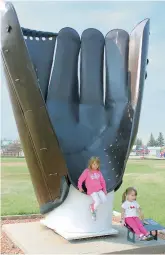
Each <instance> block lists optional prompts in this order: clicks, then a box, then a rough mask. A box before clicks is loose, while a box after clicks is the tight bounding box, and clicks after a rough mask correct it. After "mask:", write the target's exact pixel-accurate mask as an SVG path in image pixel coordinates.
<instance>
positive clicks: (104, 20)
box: [0, 0, 165, 143]
mask: <svg viewBox="0 0 165 255" xmlns="http://www.w3.org/2000/svg"><path fill="white" fill-rule="evenodd" d="M11 2H13V4H14V6H15V9H16V12H17V15H18V18H19V21H20V24H21V26H22V27H26V28H31V29H36V30H43V31H51V32H58V31H59V30H60V29H61V28H63V27H66V26H67V27H68V26H69V27H72V28H74V29H76V30H77V31H78V32H79V34H81V33H82V32H83V30H85V29H86V28H89V27H94V28H97V29H99V30H100V31H101V32H102V33H103V34H104V35H105V34H106V33H107V32H108V31H110V30H111V29H114V28H121V29H125V30H126V31H128V32H129V33H130V32H131V30H132V29H133V28H134V26H135V25H136V24H137V23H139V22H140V21H141V20H143V19H144V18H150V19H151V30H150V33H151V34H150V44H149V60H150V62H149V65H148V67H147V73H148V78H147V80H146V82H145V88H144V96H143V104H142V112H141V118H140V124H139V132H138V137H139V138H142V140H143V141H144V142H145V143H146V142H147V141H148V139H149V136H150V133H151V132H152V133H153V134H154V136H155V137H157V136H158V133H159V131H161V132H163V133H164V135H165V74H164V72H165V69H164V59H165V33H163V30H164V24H165V15H164V10H165V2H158V1H155V2H154V1H152V2H149V1H147V2H142V1H139V2H135V1H132V2H125V1H122V2H118V1H115V2H112V1H111V2H110V1H106V2H104V1H100V2H99V1H96V2H95V1H91V2H88V1H82V2H81V1H73V2H71V1H67V2H65V1H58V2H57V1H33V0H29V1H19V2H18V1H11ZM17 61H19V60H17ZM0 67H1V66H0ZM163 116H164V117H163ZM1 137H2V138H7V139H17V138H18V132H17V127H16V124H15V120H14V116H13V112H12V108H11V103H10V99H9V96H8V91H7V88H6V84H5V78H4V75H3V72H1Z"/></svg>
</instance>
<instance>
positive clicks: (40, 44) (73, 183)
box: [1, 3, 149, 239]
mask: <svg viewBox="0 0 165 255" xmlns="http://www.w3.org/2000/svg"><path fill="white" fill-rule="evenodd" d="M148 39H149V20H148V19H146V20H144V21H142V22H141V23H139V24H138V25H137V26H136V27H135V28H134V30H133V31H132V33H131V35H130V36H129V35H128V33H127V32H126V31H124V30H121V29H114V30H111V31H110V32H108V33H107V35H106V36H105V38H104V36H103V35H102V33H101V32H100V31H98V30H96V29H92V28H90V29H87V30H85V31H84V32H83V33H82V35H81V38H80V36H79V35H78V33H77V32H76V31H75V30H74V29H72V28H63V29H62V30H61V31H60V32H59V33H58V34H55V33H49V32H40V31H34V30H28V29H24V28H21V27H20V25H19V21H18V19H17V15H16V12H15V10H14V7H13V5H12V4H11V3H6V4H5V8H4V10H2V42H1V52H2V58H3V64H4V70H5V73H6V79H7V81H8V89H9V93H10V98H11V101H12V107H13V111H14V115H15V119H16V123H17V127H18V131H19V134H20V138H21V141H22V145H23V149H24V153H25V157H26V161H27V164H28V168H29V171H30V174H31V179H32V182H33V185H34V189H35V192H36V196H37V198H38V202H39V205H40V210H41V213H47V212H50V211H51V212H50V213H49V214H48V215H47V216H46V220H45V224H46V225H47V226H48V227H50V228H52V229H56V231H57V232H58V233H60V234H61V235H63V236H64V237H66V238H68V239H73V238H81V237H87V236H96V235H104V234H110V233H116V232H115V230H113V229H112V227H111V217H112V201H113V194H114V192H113V191H114V190H117V189H118V188H119V186H120V185H121V183H122V178H123V174H124V170H125V165H126V162H127V159H128V156H129V153H130V150H131V146H132V144H133V142H134V139H135V137H136V134H137V129H138V123H139V116H140V110H141V102H142V95H143V86H144V80H145V76H146V71H145V69H146V64H147V51H148ZM104 53H105V66H104ZM79 59H80V65H79ZM104 84H105V86H104ZM91 156H98V157H100V159H101V170H102V173H103V176H104V178H105V180H106V185H107V191H108V193H109V194H108V202H107V203H106V204H105V205H103V206H102V207H100V208H99V211H98V218H97V222H95V223H94V222H92V220H91V218H90V212H88V206H89V204H90V198H89V197H88V196H87V195H85V194H81V193H80V192H79V191H78V190H77V181H78V177H79V176H80V174H81V173H82V171H83V170H84V169H85V168H86V165H87V162H88V159H89V158H90V157H91ZM52 210H53V211H52Z"/></svg>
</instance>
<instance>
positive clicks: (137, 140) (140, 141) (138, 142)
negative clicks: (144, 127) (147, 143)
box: [135, 138, 143, 146]
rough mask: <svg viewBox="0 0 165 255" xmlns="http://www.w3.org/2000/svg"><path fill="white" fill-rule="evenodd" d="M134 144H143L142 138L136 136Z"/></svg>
mask: <svg viewBox="0 0 165 255" xmlns="http://www.w3.org/2000/svg"><path fill="white" fill-rule="evenodd" d="M135 145H136V146H142V145H143V142H142V139H140V138H137V139H136V141H135Z"/></svg>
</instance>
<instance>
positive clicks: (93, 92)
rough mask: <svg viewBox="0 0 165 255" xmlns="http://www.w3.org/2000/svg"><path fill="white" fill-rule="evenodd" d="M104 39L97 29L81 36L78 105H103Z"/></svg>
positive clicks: (91, 29) (89, 30)
mask: <svg viewBox="0 0 165 255" xmlns="http://www.w3.org/2000/svg"><path fill="white" fill-rule="evenodd" d="M103 57H104V37H103V35H102V33H101V32H100V31H98V30H97V29H93V28H89V29H86V30H85V31H84V32H83V33H82V36H81V66H80V103H81V104H101V105H103Z"/></svg>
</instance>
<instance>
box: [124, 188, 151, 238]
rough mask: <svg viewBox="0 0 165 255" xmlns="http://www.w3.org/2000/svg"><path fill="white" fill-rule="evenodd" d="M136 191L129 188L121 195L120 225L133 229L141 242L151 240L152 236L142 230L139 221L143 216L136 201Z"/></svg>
mask: <svg viewBox="0 0 165 255" xmlns="http://www.w3.org/2000/svg"><path fill="white" fill-rule="evenodd" d="M136 197H137V191H136V189H135V188H133V187H129V188H127V189H126V191H125V192H124V193H123V196H122V206H121V207H122V213H121V223H122V225H124V224H127V225H128V226H129V227H131V228H132V229H133V231H134V232H135V234H136V235H137V236H138V237H139V239H140V240H141V241H144V240H151V239H153V236H152V235H150V233H149V232H148V231H147V230H146V229H145V228H144V226H143V224H142V222H141V220H140V219H139V217H138V216H140V218H141V219H142V220H144V216H143V213H142V210H141V208H140V206H139V204H138V203H137V201H136Z"/></svg>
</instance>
